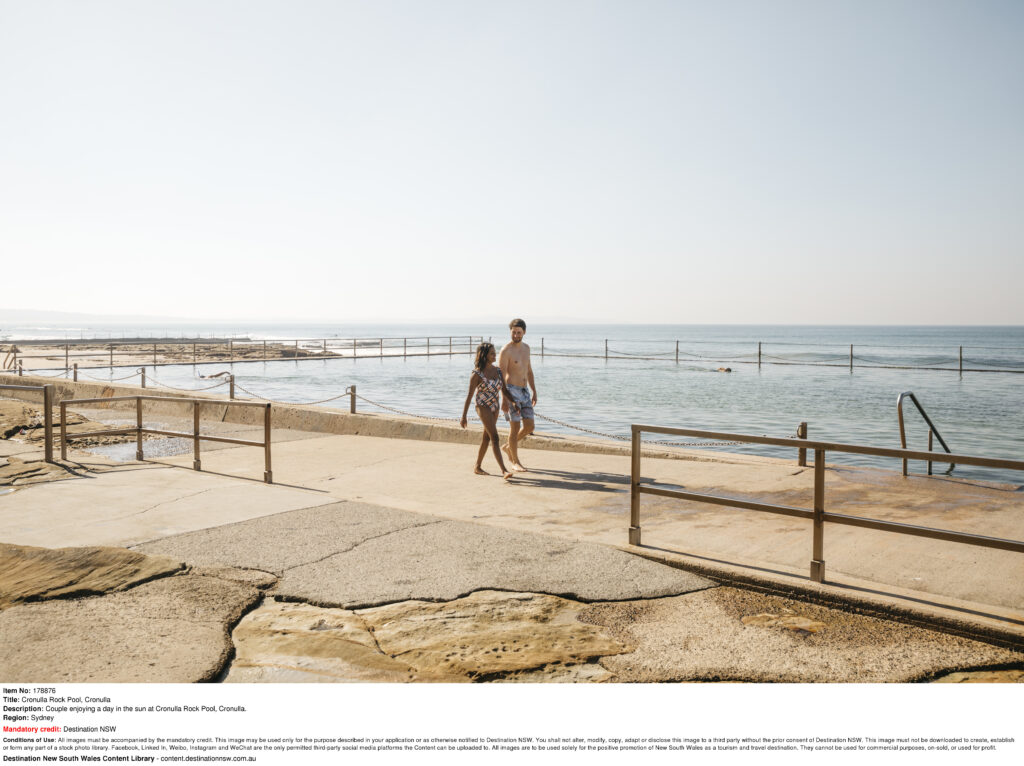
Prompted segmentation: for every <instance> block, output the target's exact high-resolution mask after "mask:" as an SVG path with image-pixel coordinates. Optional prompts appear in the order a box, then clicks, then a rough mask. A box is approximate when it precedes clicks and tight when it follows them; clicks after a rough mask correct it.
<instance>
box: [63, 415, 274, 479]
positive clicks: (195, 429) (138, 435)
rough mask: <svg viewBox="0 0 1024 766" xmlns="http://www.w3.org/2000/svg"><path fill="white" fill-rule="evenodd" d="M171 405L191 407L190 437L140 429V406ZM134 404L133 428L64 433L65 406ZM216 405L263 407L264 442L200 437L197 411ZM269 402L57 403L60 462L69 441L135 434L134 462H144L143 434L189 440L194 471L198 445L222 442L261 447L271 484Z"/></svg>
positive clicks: (265, 476) (198, 463) (199, 466)
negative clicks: (182, 404) (205, 406)
mask: <svg viewBox="0 0 1024 766" xmlns="http://www.w3.org/2000/svg"><path fill="white" fill-rule="evenodd" d="M144 400H145V401H157V402H165V403H166V402H174V403H185V404H191V405H192V433H185V432H181V431H165V430H163V429H158V428H145V427H143V425H142V402H143V401H144ZM127 401H134V402H135V426H134V427H133V428H111V429H107V430H104V431H89V432H88V433H77V434H69V433H68V431H67V406H68V405H69V404H99V403H104V402H127ZM204 404H208V405H217V406H225V407H262V408H263V441H261V442H257V441H250V440H248V439H234V438H231V437H228V436H212V435H210V434H201V433H199V408H200V407H201V406H202V405H204ZM270 407H271V405H270V402H237V401H236V402H233V401H223V400H217V399H177V398H172V397H166V396H108V397H105V398H99V399H66V400H64V401H62V402H61V403H60V459H61V460H67V454H68V453H67V447H68V440H69V439H80V438H83V437H86V436H125V435H128V434H135V459H136V460H143V459H145V457H144V455H143V451H142V437H143V435H144V434H155V435H158V436H178V437H181V438H184V439H192V450H193V459H192V468H193V469H194V470H196V471H200V470H202V461H201V460H200V456H199V442H201V441H210V442H224V443H226V444H241V445H243V446H247V447H263V454H264V462H265V468H264V471H263V481H265V482H266V483H267V484H273V483H274V477H273V473H272V472H271V468H270Z"/></svg>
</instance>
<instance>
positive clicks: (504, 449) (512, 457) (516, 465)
mask: <svg viewBox="0 0 1024 766" xmlns="http://www.w3.org/2000/svg"><path fill="white" fill-rule="evenodd" d="M501 451H502V452H504V453H505V454H506V455H507V456H508V462H509V463H511V464H512V470H513V471H525V470H526V466H524V465H523V464H522V463H520V462H519V461H518V460H516V458H515V455H513V454H512V450H511V449H509V446H508V445H507V444H504V445H502V447H501Z"/></svg>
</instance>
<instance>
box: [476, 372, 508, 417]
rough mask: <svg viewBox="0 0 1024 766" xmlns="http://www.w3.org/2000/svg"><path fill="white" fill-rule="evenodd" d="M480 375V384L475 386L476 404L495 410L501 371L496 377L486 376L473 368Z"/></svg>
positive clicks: (497, 402) (499, 389) (497, 403)
mask: <svg viewBox="0 0 1024 766" xmlns="http://www.w3.org/2000/svg"><path fill="white" fill-rule="evenodd" d="M473 372H475V373H476V374H477V375H479V376H480V385H478V386H477V387H476V406H477V407H485V408H487V409H489V410H490V411H491V412H497V411H498V406H499V400H498V393H499V392H500V391H501V373H498V377H497V378H493V379H492V378H488V377H487V376H485V375H484V374H483V373H482V372H480V370H473Z"/></svg>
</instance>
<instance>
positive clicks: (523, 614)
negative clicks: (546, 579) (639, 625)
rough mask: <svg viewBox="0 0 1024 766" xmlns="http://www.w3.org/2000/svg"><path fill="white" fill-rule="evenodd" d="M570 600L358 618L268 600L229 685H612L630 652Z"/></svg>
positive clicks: (243, 633) (248, 623)
mask: <svg viewBox="0 0 1024 766" xmlns="http://www.w3.org/2000/svg"><path fill="white" fill-rule="evenodd" d="M583 608H584V606H583V605H582V604H579V603H576V602H574V601H568V600H565V599H560V598H557V597H554V596H543V595H538V594H534V593H503V592H497V591H484V592H480V593H474V594H472V595H471V596H468V597H466V598H461V599H458V600H456V601H450V602H441V603H431V602H425V601H410V602H404V603H399V604H390V605H388V606H383V607H376V608H373V609H365V610H359V611H355V612H353V611H350V610H346V609H336V608H322V607H316V606H310V605H308V604H296V603H283V602H277V601H268V602H266V603H264V604H263V606H261V607H260V608H259V609H257V610H254V611H253V612H251V613H250V614H248V615H246V617H245V618H244V619H243V620H242V621H241V622H240V623H239V624H238V627H236V628H235V631H234V633H233V636H232V638H233V640H234V642H235V647H236V659H235V661H234V662H233V663H232V666H231V670H230V671H229V673H228V675H227V678H226V680H227V681H229V682H254V681H274V682H282V681H288V682H296V681H319V682H343V681H348V682H351V681H383V682H392V683H393V682H402V681H443V682H447V683H452V682H465V681H471V680H488V681H496V680H497V681H520V682H531V683H536V682H544V681H560V682H567V681H568V682H572V681H575V682H578V681H606V680H609V679H610V678H611V677H612V676H611V674H610V673H609V672H608V671H606V670H605V669H604V668H602V667H601V666H600V665H598V664H597V663H596V662H595V661H594V660H596V659H597V658H600V657H602V656H605V655H609V654H616V653H619V652H625V651H630V650H631V647H629V646H627V645H625V644H623V643H622V642H621V641H618V640H616V639H614V638H612V637H611V636H610V635H609V634H608V632H607V631H605V630H602V629H601V628H598V627H595V626H593V625H585V624H583V623H580V622H578V621H577V620H576V615H577V614H578V613H579V612H580V611H581V610H582V609H583Z"/></svg>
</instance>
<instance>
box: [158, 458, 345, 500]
mask: <svg viewBox="0 0 1024 766" xmlns="http://www.w3.org/2000/svg"><path fill="white" fill-rule="evenodd" d="M145 462H146V463H151V464H153V465H162V466H164V467H165V468H178V469H180V470H185V471H193V470H195V469H192V468H189V467H188V466H184V465H175V464H174V463H164V462H163V461H160V460H149V459H146V461H145ZM196 473H203V474H207V475H209V476H223V477H225V478H227V479H239V480H241V481H252V482H256V483H257V484H265V483H266V482H264V481H263V477H262V476H258V477H257V476H240V475H238V474H235V473H222V472H220V471H208V470H206V469H205V468H203V469H202V470H199V471H196ZM271 486H274V487H288V488H289V489H304V490H306V491H307V492H316V493H318V494H321V495H329V494H331V493H330V491H329V490H326V489H316V488H315V487H304V486H302V485H301V484H285V483H284V482H283V481H274V483H273V484H272V485H271Z"/></svg>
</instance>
